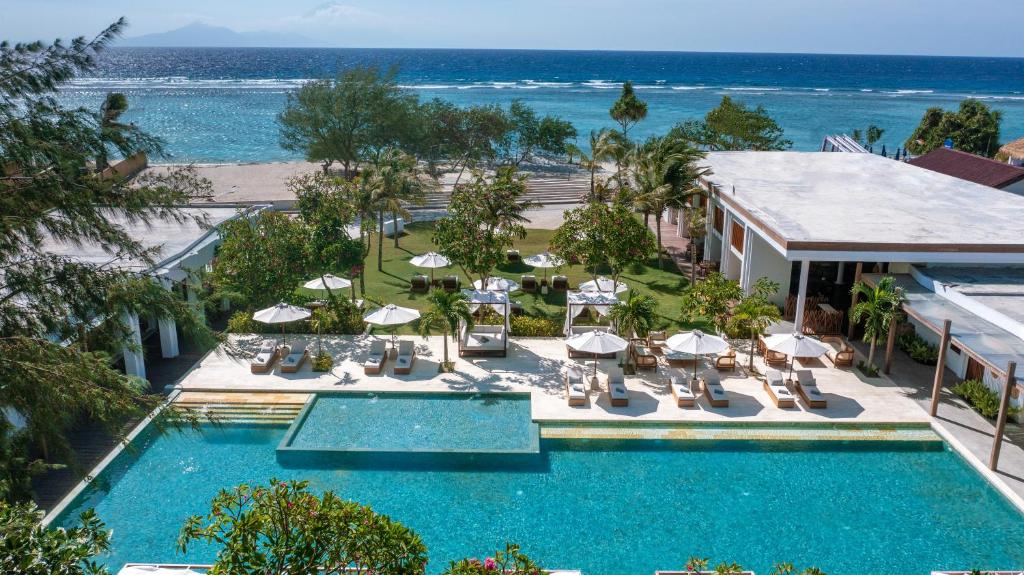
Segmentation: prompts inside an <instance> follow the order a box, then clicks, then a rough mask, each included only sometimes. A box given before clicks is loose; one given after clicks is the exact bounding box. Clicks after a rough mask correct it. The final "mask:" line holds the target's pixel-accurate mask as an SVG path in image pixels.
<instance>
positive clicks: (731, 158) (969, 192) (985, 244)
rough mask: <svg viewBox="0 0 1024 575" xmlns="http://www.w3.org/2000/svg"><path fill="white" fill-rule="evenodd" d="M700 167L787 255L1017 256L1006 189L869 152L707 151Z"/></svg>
mask: <svg viewBox="0 0 1024 575" xmlns="http://www.w3.org/2000/svg"><path fill="white" fill-rule="evenodd" d="M704 164H705V165H707V166H708V167H709V168H710V169H711V171H712V173H711V174H709V175H708V176H706V177H705V178H704V180H705V182H709V183H711V184H713V185H714V186H715V188H716V197H719V198H720V199H721V201H722V202H723V203H725V204H726V205H728V206H729V207H730V208H732V209H733V210H734V211H735V212H737V213H738V214H739V216H740V218H741V219H743V220H744V221H746V222H748V223H751V224H753V225H754V226H755V227H757V228H759V229H761V230H762V231H763V232H764V233H765V234H766V235H767V239H769V240H771V241H773V242H775V243H776V244H778V246H780V247H781V248H782V249H783V250H785V251H786V252H787V253H788V252H792V251H833V252H839V251H846V252H900V253H905V252H924V253H932V254H934V253H941V252H947V253H956V254H1017V255H1018V259H1019V256H1020V255H1021V254H1024V235H1022V234H1021V233H1020V229H1021V223H1022V222H1024V197H1021V196H1018V195H1016V194H1012V193H1010V192H1005V191H1002V190H997V189H995V188H990V187H988V186H982V185H979V184H975V183H973V182H968V181H965V180H961V179H959V178H954V177H951V176H947V175H944V174H939V173H936V172H932V171H929V170H922V169H920V168H917V167H915V166H911V165H908V164H906V163H903V162H899V161H895V160H892V159H888V158H883V157H881V156H877V155H874V154H851V153H827V152H710V153H708V155H707V158H706V159H705V161H704ZM928 260H929V258H928V257H927V256H925V255H922V258H921V260H920V261H928ZM869 261H874V260H869ZM907 261H912V260H907ZM964 261H965V263H967V262H969V261H970V259H969V258H968V259H965V260H964Z"/></svg>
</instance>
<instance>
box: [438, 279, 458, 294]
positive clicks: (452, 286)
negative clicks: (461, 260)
mask: <svg viewBox="0 0 1024 575" xmlns="http://www.w3.org/2000/svg"><path fill="white" fill-rule="evenodd" d="M441 287H442V288H444V291H446V292H448V293H452V292H457V291H459V276H444V277H443V278H441Z"/></svg>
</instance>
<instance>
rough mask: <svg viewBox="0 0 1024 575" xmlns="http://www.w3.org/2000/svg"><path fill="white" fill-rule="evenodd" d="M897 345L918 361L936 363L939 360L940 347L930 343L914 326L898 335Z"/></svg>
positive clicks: (927, 363) (929, 363)
mask: <svg viewBox="0 0 1024 575" xmlns="http://www.w3.org/2000/svg"><path fill="white" fill-rule="evenodd" d="M896 346H897V347H899V348H900V349H902V350H903V351H905V352H906V353H907V355H909V356H910V359H913V360H914V361H916V362H917V363H923V364H925V365H935V364H936V363H938V361H939V348H938V346H936V345H932V344H930V343H928V341H927V340H925V339H924V338H923V337H921V336H919V335H917V332H915V331H914V330H913V328H911V329H909V330H907V331H905V332H903V333H901V334H900V335H898V336H897V337H896Z"/></svg>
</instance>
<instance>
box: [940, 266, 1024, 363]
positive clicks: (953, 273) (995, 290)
mask: <svg viewBox="0 0 1024 575" xmlns="http://www.w3.org/2000/svg"><path fill="white" fill-rule="evenodd" d="M920 272H921V274H923V275H925V276H927V277H928V278H930V279H933V280H935V281H937V282H939V283H942V284H944V287H945V288H946V289H950V290H953V291H955V292H958V293H960V294H963V295H964V296H967V297H969V298H970V299H971V300H974V301H976V302H978V303H980V304H981V305H984V306H985V307H987V308H989V309H991V310H993V311H996V312H998V313H1000V314H1003V315H1004V316H1006V317H1008V318H1010V319H1011V320H1013V321H1015V322H1017V323H1019V324H1021V325H1024V267H1003V266H1001V267H950V266H941V267H940V266H928V267H926V268H922V269H921V270H920ZM1022 345H1024V344H1022Z"/></svg>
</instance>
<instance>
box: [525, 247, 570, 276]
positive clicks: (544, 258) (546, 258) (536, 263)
mask: <svg viewBox="0 0 1024 575" xmlns="http://www.w3.org/2000/svg"><path fill="white" fill-rule="evenodd" d="M523 263H524V264H526V265H528V266H530V267H532V268H541V269H543V270H544V281H547V280H548V268H557V267H559V266H562V265H565V260H563V259H562V258H560V257H558V256H556V255H554V254H552V253H550V252H544V253H542V254H537V255H535V256H530V257H528V258H526V259H524V260H523Z"/></svg>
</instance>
